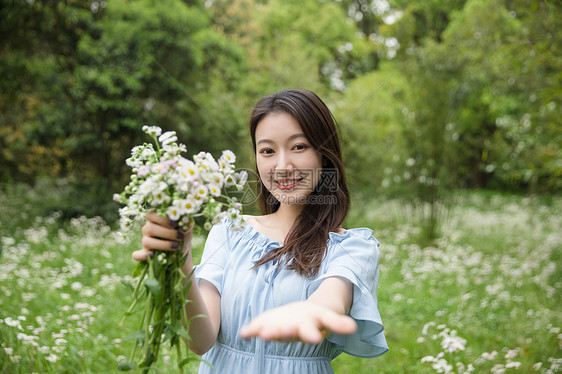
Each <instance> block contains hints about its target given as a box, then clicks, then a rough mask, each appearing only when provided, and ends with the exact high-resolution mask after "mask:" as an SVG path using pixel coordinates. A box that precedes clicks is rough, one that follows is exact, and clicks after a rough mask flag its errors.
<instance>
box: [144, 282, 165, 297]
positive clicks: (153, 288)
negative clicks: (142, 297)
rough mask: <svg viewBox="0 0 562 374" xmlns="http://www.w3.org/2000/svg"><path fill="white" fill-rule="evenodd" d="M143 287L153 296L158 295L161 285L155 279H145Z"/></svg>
mask: <svg viewBox="0 0 562 374" xmlns="http://www.w3.org/2000/svg"><path fill="white" fill-rule="evenodd" d="M144 285H145V286H146V287H147V288H148V290H149V291H150V293H152V295H154V296H158V295H160V291H161V290H162V285H161V284H160V282H158V281H157V280H156V279H147V280H145V281H144Z"/></svg>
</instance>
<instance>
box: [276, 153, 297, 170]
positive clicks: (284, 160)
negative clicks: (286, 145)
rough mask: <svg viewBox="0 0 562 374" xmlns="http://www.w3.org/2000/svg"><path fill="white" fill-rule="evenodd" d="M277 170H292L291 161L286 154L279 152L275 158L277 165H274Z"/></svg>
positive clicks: (289, 156)
mask: <svg viewBox="0 0 562 374" xmlns="http://www.w3.org/2000/svg"><path fill="white" fill-rule="evenodd" d="M275 168H276V169H277V170H291V169H293V163H292V161H291V155H290V154H289V153H287V152H283V151H282V152H279V153H278V157H277V165H275Z"/></svg>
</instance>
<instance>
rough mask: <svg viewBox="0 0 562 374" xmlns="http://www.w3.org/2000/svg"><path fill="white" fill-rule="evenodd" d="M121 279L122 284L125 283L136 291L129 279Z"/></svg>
mask: <svg viewBox="0 0 562 374" xmlns="http://www.w3.org/2000/svg"><path fill="white" fill-rule="evenodd" d="M120 281H121V284H122V285H124V286H125V287H127V288H129V289H130V290H131V291H134V290H135V289H134V287H133V285H132V284H131V282H129V281H128V280H125V279H121V280H120Z"/></svg>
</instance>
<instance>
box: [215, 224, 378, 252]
mask: <svg viewBox="0 0 562 374" xmlns="http://www.w3.org/2000/svg"><path fill="white" fill-rule="evenodd" d="M225 221H227V222H228V224H229V225H232V223H233V222H232V221H231V220H230V219H228V218H225ZM242 232H246V233H247V234H249V236H250V237H256V236H257V237H260V238H261V239H262V240H265V241H266V242H268V243H270V244H276V245H279V246H281V245H283V244H282V243H280V242H279V241H278V240H274V239H271V238H270V237H269V236H267V235H265V234H264V233H262V232H261V231H259V230H258V229H256V228H255V227H254V226H252V225H250V224H249V223H248V222H246V223H245V224H244V228H243V229H242ZM372 234H373V230H371V229H370V228H367V227H356V228H349V229H344V230H343V232H342V233H341V234H340V233H337V232H334V231H330V232H329V234H328V240H329V241H330V240H331V241H333V242H336V243H341V242H342V241H343V240H345V239H347V238H349V237H351V236H363V237H365V238H367V237H370V236H372Z"/></svg>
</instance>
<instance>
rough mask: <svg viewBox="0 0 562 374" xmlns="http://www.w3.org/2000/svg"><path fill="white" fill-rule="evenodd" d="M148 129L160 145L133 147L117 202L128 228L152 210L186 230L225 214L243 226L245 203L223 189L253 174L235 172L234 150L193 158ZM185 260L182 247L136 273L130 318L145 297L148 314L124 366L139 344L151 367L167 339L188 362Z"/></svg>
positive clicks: (167, 135)
mask: <svg viewBox="0 0 562 374" xmlns="http://www.w3.org/2000/svg"><path fill="white" fill-rule="evenodd" d="M143 131H144V132H145V133H146V134H148V135H149V136H150V137H151V138H152V139H153V141H154V143H155V145H154V146H153V145H152V144H144V145H140V146H136V147H134V148H133V149H132V151H131V157H130V158H128V159H127V161H126V163H127V165H128V166H130V167H131V168H132V175H131V178H130V182H129V184H128V185H127V186H126V187H125V189H124V191H123V192H122V193H121V194H119V195H116V196H114V200H116V201H118V202H120V203H122V204H124V205H125V206H124V207H122V208H121V209H120V210H119V215H120V223H121V229H122V230H123V231H125V230H130V229H131V228H135V227H138V226H137V225H136V224H137V223H139V222H140V221H142V220H144V218H145V215H146V212H147V211H148V210H150V209H154V210H155V211H156V212H157V213H158V214H159V215H161V216H165V217H167V218H169V219H170V221H172V222H175V223H177V225H178V228H179V229H181V230H187V229H188V228H189V227H191V226H195V228H196V229H199V230H200V226H202V227H203V228H205V229H210V227H211V225H212V224H214V223H217V222H219V221H220V220H222V219H223V218H225V217H226V218H228V219H230V220H231V221H232V222H233V223H234V225H233V227H234V228H240V227H242V225H243V221H242V217H241V214H240V211H239V209H240V208H241V205H240V204H239V203H237V202H235V201H234V200H232V199H231V198H229V197H228V196H226V194H224V193H223V190H224V189H225V188H226V187H231V186H236V187H237V188H241V187H242V186H243V185H244V184H245V182H246V180H247V174H244V173H241V174H239V175H236V174H235V172H234V170H235V165H234V163H235V161H236V156H235V155H234V153H233V152H231V151H228V150H226V151H223V152H222V154H221V156H220V158H219V161H218V162H217V161H216V160H215V159H214V158H213V156H212V155H211V154H210V153H208V152H199V153H198V154H196V155H195V156H193V157H192V159H191V160H190V159H187V158H185V157H183V156H182V154H181V153H182V152H184V151H185V150H186V147H185V145H183V144H178V143H177V140H178V137H177V134H176V133H175V132H174V131H167V132H162V130H161V129H160V128H159V127H157V126H144V127H143ZM197 224H199V225H200V226H197ZM180 248H181V247H180ZM183 261H185V258H182V257H181V251H176V252H173V253H161V254H160V255H158V256H155V257H154V258H149V259H148V260H147V262H146V263H139V264H138V266H137V269H135V272H134V274H133V277H138V280H137V284H136V287H134V288H133V299H134V300H133V303H132V305H131V307H130V308H129V310H128V311H127V312H126V314H125V316H128V315H130V314H133V313H134V312H135V309H136V307H137V304H138V303H139V302H140V301H141V300H145V302H146V305H147V307H146V310H147V312H145V313H144V315H143V316H142V324H141V326H142V328H141V330H140V331H139V332H137V333H135V334H136V339H137V343H138V344H137V345H136V346H135V348H134V350H133V353H132V354H131V357H130V359H129V360H128V361H127V360H122V361H120V362H119V365H118V369H120V370H130V369H132V368H134V366H135V364H134V361H135V360H136V356H135V355H136V353H137V352H136V349H137V346H139V347H141V349H140V351H141V352H139V355H140V360H141V361H140V362H139V363H138V365H139V366H140V367H143V369H144V370H146V371H147V370H149V369H150V367H151V365H152V364H153V363H155V362H156V361H157V360H158V356H159V352H160V349H161V343H162V342H163V341H169V343H170V345H171V346H172V347H174V348H175V349H176V351H177V353H178V366H179V367H180V368H181V367H182V366H183V365H184V363H185V362H187V358H186V359H184V358H183V357H182V354H183V353H182V350H181V349H180V344H187V343H186V340H185V339H184V338H188V337H189V336H188V333H187V329H186V328H185V323H189V322H182V321H187V318H186V316H185V304H186V303H187V302H188V300H187V297H186V295H187V288H186V287H185V286H183V284H184V278H185V276H184V275H183V274H182V272H181V271H180V268H181V265H182V264H183ZM102 281H103V277H102ZM100 283H101V282H100ZM72 288H73V289H75V288H76V287H72ZM163 336H165V338H163ZM182 342H183V343H182ZM57 346H61V345H57ZM61 347H62V346H61ZM162 349H163V346H162ZM186 351H187V350H186Z"/></svg>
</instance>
